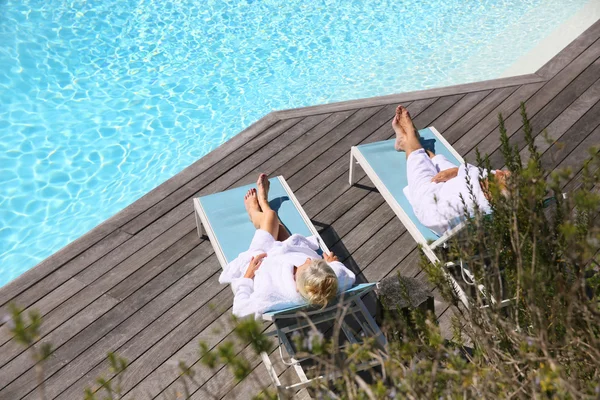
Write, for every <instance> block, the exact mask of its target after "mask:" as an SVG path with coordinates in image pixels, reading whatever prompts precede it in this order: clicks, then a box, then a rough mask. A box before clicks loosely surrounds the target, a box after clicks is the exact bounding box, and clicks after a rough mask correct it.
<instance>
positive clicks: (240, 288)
mask: <svg viewBox="0 0 600 400" xmlns="http://www.w3.org/2000/svg"><path fill="white" fill-rule="evenodd" d="M231 290H232V291H233V315H235V316H236V317H245V316H246V315H250V314H254V313H255V311H256V310H255V308H256V307H255V304H254V302H253V301H251V298H252V293H254V281H253V280H252V279H250V278H237V279H234V280H233V281H231Z"/></svg>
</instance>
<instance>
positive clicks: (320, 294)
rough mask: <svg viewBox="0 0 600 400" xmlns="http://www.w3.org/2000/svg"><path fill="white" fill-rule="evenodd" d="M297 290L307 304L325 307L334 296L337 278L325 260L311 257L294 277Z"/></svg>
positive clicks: (336, 288)
mask: <svg viewBox="0 0 600 400" xmlns="http://www.w3.org/2000/svg"><path fill="white" fill-rule="evenodd" d="M296 284H297V286H298V292H300V294H301V295H302V297H304V298H305V299H306V301H308V303H309V304H316V305H319V306H322V307H325V306H326V305H327V303H329V302H330V301H331V300H333V299H334V298H335V296H336V295H337V290H338V280H337V276H336V275H335V272H333V269H331V267H330V266H329V264H327V263H326V262H325V260H320V259H313V260H312V262H311V263H310V265H309V266H308V267H307V269H306V270H304V271H303V272H302V273H301V274H300V276H297V277H296Z"/></svg>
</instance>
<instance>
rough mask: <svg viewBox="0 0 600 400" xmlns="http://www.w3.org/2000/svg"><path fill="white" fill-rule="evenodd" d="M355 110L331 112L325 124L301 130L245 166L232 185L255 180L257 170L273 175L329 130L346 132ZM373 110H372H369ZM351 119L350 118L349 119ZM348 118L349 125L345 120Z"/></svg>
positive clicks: (364, 117)
mask: <svg viewBox="0 0 600 400" xmlns="http://www.w3.org/2000/svg"><path fill="white" fill-rule="evenodd" d="M355 111H356V110H353V111H346V112H344V113H335V114H332V115H331V116H330V117H329V119H328V120H326V121H324V122H328V124H327V125H322V126H317V127H316V128H315V129H312V130H310V131H307V132H302V134H301V135H299V136H298V137H297V138H296V139H295V140H294V141H293V142H291V143H289V144H288V145H287V146H285V147H282V148H281V149H280V151H279V152H277V153H276V154H274V153H271V154H270V156H269V157H267V158H261V159H260V160H259V161H258V162H256V163H253V164H252V166H251V167H250V168H246V169H244V170H243V171H240V173H239V174H238V175H237V176H236V180H235V183H233V184H232V186H240V185H244V184H248V183H251V182H255V181H256V176H257V175H258V173H259V172H263V173H266V174H267V175H271V176H274V175H276V174H274V171H275V170H277V169H278V168H280V167H281V166H282V165H285V164H286V163H288V162H289V161H290V160H293V159H294V157H296V156H297V155H298V154H300V153H301V152H302V151H304V149H306V148H307V147H309V146H311V145H313V144H314V143H316V142H317V141H318V140H320V139H321V138H323V137H325V136H327V135H328V134H329V132H339V131H340V130H341V132H348V129H349V126H350V127H351V126H352V125H353V121H356V117H355V118H352V117H353V114H354V112H355ZM371 111H374V110H371ZM369 114H370V113H369V112H368V113H367V114H362V113H361V115H359V116H358V119H359V120H364V119H366V118H368V116H369ZM350 119H351V120H350ZM348 120H350V125H348V124H347V123H346V122H347V121H348ZM283 175H284V177H286V178H288V177H289V174H283Z"/></svg>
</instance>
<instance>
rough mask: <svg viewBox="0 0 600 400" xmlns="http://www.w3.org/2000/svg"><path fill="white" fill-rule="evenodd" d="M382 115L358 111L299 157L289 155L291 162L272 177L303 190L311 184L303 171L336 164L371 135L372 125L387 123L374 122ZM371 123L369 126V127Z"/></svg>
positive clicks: (380, 120) (378, 108) (374, 111)
mask: <svg viewBox="0 0 600 400" xmlns="http://www.w3.org/2000/svg"><path fill="white" fill-rule="evenodd" d="M378 111H381V107H373V108H363V109H360V110H358V111H357V112H356V113H355V114H354V115H352V116H351V117H350V118H348V119H347V120H346V121H344V122H343V123H342V124H340V125H338V126H337V127H336V128H335V129H333V130H331V131H330V132H329V133H328V134H327V135H325V136H323V137H321V138H320V139H319V140H317V141H316V142H314V143H312V144H311V145H310V146H307V147H305V148H304V149H303V150H302V151H300V152H298V153H296V154H290V156H291V158H289V159H288V161H287V162H286V163H285V164H283V165H282V166H280V167H279V168H277V169H276V170H275V171H273V172H272V173H271V174H272V175H274V176H276V175H283V176H286V177H288V178H287V179H286V180H287V182H288V184H289V185H290V186H291V187H300V186H302V185H303V184H305V183H306V182H307V181H308V180H310V177H309V176H310V175H307V174H302V173H298V174H297V172H298V171H300V170H304V169H305V168H306V165H307V161H308V160H311V161H310V162H308V165H310V166H311V168H313V169H316V170H322V169H325V168H326V167H327V166H328V165H329V164H330V163H331V161H332V160H336V159H337V158H338V157H339V156H340V153H341V154H343V152H344V150H345V148H346V147H348V148H349V146H350V144H351V143H353V142H354V141H355V140H360V139H362V138H364V137H366V136H368V134H369V133H370V129H371V128H372V126H373V124H375V125H377V127H379V126H381V124H382V123H383V122H384V121H385V120H382V119H381V115H380V114H379V115H377V116H378V118H371V117H373V116H374V115H375V114H377V113H378ZM369 121H372V122H371V123H370V124H369V123H367V122H369Z"/></svg>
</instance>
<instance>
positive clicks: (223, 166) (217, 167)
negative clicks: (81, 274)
mask: <svg viewBox="0 0 600 400" xmlns="http://www.w3.org/2000/svg"><path fill="white" fill-rule="evenodd" d="M316 119H317V120H319V119H320V118H316ZM311 120H313V118H311V119H309V122H310V121H311ZM299 122H300V119H291V120H287V121H280V122H278V123H276V124H273V125H272V126H270V127H269V128H268V129H267V130H265V131H262V132H257V133H260V135H259V136H256V137H253V138H252V140H249V141H248V142H247V143H246V144H245V145H244V146H243V147H242V148H239V149H237V150H236V151H235V152H232V153H229V154H228V155H227V156H225V157H221V158H219V159H218V161H217V162H215V163H213V164H212V165H209V166H208V167H207V168H206V170H204V171H203V173H202V174H199V175H196V176H194V177H193V178H192V179H190V180H188V181H186V182H182V184H180V185H178V186H177V187H176V188H174V190H171V191H170V192H169V193H168V194H166V195H165V196H163V197H162V198H161V199H160V200H159V201H157V202H155V203H154V204H153V205H152V206H151V207H146V208H145V209H144V210H143V211H142V212H141V213H140V214H139V215H138V216H136V217H135V218H134V219H132V220H130V221H129V222H128V223H127V224H125V225H123V227H122V229H123V230H124V231H126V232H129V233H132V234H134V233H137V232H139V231H140V230H142V229H143V228H144V227H145V226H147V225H148V224H149V223H150V222H151V221H154V220H155V219H156V218H158V217H159V216H161V215H163V214H165V213H166V211H168V210H169V209H171V208H172V205H171V206H169V205H168V204H171V203H170V202H167V201H166V200H172V199H173V200H175V204H177V203H178V202H179V201H181V200H183V199H185V198H187V197H189V195H188V196H185V197H184V198H183V199H182V198H181V195H178V193H181V188H185V187H187V186H189V185H190V184H191V185H193V186H194V187H196V188H201V187H203V186H205V185H207V184H208V183H210V182H211V181H212V180H214V179H216V178H218V177H219V176H220V175H221V174H223V173H224V172H225V171H228V170H229V169H231V168H234V167H235V166H236V165H238V164H239V163H240V162H242V161H243V160H244V159H246V158H247V157H249V156H251V155H252V154H254V153H255V152H256V151H258V150H259V149H261V148H262V147H264V146H265V145H266V144H267V143H269V142H270V141H272V140H273V139H274V138H277V137H279V135H281V133H283V132H285V131H287V130H288V129H289V128H291V127H293V126H294V125H296V124H297V123H299ZM167 203H168V204H167ZM165 205H167V207H165Z"/></svg>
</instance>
